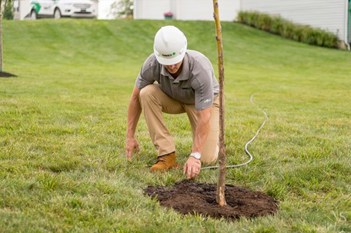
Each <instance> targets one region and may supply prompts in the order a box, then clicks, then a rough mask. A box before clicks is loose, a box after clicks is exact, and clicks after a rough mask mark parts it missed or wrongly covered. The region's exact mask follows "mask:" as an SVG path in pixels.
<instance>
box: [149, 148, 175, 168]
mask: <svg viewBox="0 0 351 233" xmlns="http://www.w3.org/2000/svg"><path fill="white" fill-rule="evenodd" d="M177 166H178V164H177V162H176V154H175V152H172V153H170V154H167V155H161V156H158V158H157V162H156V163H155V164H154V165H152V167H151V168H150V171H152V172H155V171H166V170H169V169H171V168H174V167H177Z"/></svg>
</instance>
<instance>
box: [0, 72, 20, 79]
mask: <svg viewBox="0 0 351 233" xmlns="http://www.w3.org/2000/svg"><path fill="white" fill-rule="evenodd" d="M11 77H17V76H16V75H14V74H11V73H7V72H0V78H11Z"/></svg>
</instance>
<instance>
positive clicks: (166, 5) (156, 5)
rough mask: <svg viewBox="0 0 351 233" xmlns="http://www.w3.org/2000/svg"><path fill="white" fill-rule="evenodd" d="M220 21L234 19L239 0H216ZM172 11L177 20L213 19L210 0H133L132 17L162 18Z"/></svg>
mask: <svg viewBox="0 0 351 233" xmlns="http://www.w3.org/2000/svg"><path fill="white" fill-rule="evenodd" d="M218 2H219V6H220V7H219V15H220V18H221V20H222V21H233V20H235V18H236V16H237V14H238V12H239V10H240V0H218ZM166 12H172V14H173V19H177V20H213V1H212V0H134V19H164V13H166Z"/></svg>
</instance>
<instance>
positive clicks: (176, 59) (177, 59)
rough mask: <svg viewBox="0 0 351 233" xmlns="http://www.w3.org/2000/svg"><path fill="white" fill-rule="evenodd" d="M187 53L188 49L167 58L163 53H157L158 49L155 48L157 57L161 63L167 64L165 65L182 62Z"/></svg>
mask: <svg viewBox="0 0 351 233" xmlns="http://www.w3.org/2000/svg"><path fill="white" fill-rule="evenodd" d="M185 53H186V51H184V52H182V53H181V54H179V55H178V56H176V57H172V58H166V57H163V56H162V55H159V54H158V53H157V51H156V50H154V54H155V57H156V59H157V61H158V62H159V63H160V64H161V65H165V66H169V65H174V64H177V63H179V62H181V61H182V60H183V58H184V56H185Z"/></svg>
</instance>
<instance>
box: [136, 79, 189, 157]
mask: <svg viewBox="0 0 351 233" xmlns="http://www.w3.org/2000/svg"><path fill="white" fill-rule="evenodd" d="M140 103H141V106H142V109H143V112H144V117H145V121H146V124H147V126H148V129H149V133H150V137H151V140H152V142H153V143H154V145H155V147H156V149H157V150H158V156H162V155H167V154H170V153H172V152H174V151H175V144H174V141H173V138H172V136H171V134H170V133H169V131H168V129H167V127H166V125H165V124H164V120H163V116H162V112H166V113H171V114H172V113H173V114H177V113H181V112H184V109H183V107H182V106H181V105H180V104H179V102H177V101H175V100H173V99H171V98H170V97H168V96H167V95H166V94H165V93H163V91H162V90H161V89H160V88H159V86H158V85H157V84H153V85H148V86H146V87H144V88H143V89H141V91H140Z"/></svg>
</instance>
